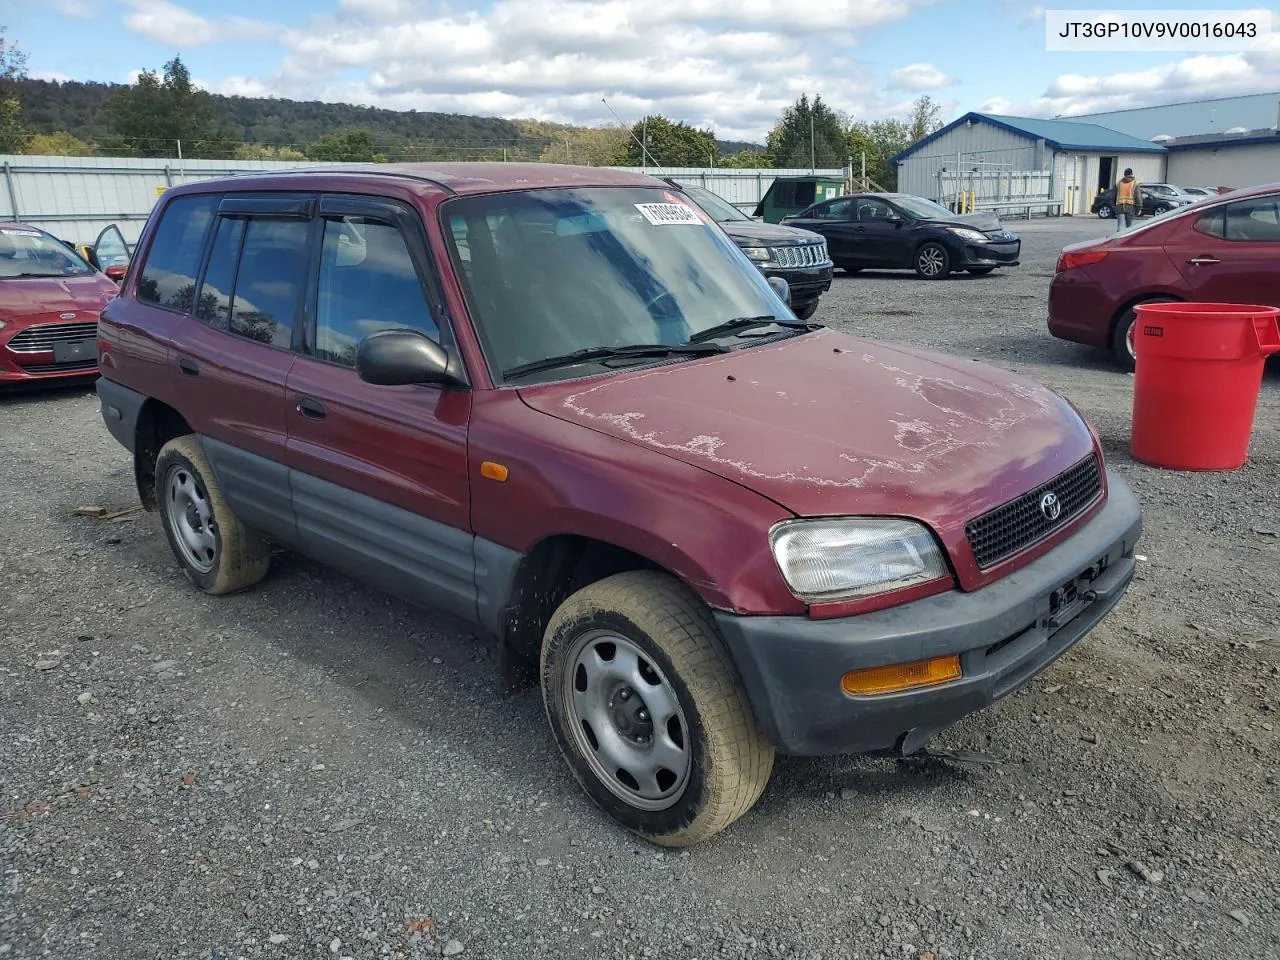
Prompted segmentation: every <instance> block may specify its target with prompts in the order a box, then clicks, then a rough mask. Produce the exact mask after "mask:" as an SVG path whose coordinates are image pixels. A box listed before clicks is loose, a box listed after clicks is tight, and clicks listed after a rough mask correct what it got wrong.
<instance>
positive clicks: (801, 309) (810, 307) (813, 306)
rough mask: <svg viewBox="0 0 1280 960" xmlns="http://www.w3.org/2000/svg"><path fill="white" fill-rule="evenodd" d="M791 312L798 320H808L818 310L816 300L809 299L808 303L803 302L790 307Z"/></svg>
mask: <svg viewBox="0 0 1280 960" xmlns="http://www.w3.org/2000/svg"><path fill="white" fill-rule="evenodd" d="M791 312H792V313H794V314H795V315H796V317H797V318H798V319H800V320H808V319H809V318H810V317H812V316H813V315H814V314H815V313H817V312H818V301H817V300H810V301H809V302H808V303H803V304H801V305H800V306H798V307H792V308H791Z"/></svg>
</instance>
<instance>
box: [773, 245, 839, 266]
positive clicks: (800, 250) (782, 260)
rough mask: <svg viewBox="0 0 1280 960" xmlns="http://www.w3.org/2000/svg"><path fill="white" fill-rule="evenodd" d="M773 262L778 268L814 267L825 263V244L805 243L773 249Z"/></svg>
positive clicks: (826, 260)
mask: <svg viewBox="0 0 1280 960" xmlns="http://www.w3.org/2000/svg"><path fill="white" fill-rule="evenodd" d="M773 262H774V263H776V264H777V265H778V266H780V267H816V266H819V265H821V264H824V263H827V262H828V259H827V243H826V241H825V240H822V241H819V242H818V243H805V244H800V245H798V246H794V247H774V248H773Z"/></svg>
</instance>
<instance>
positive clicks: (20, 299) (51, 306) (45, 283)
mask: <svg viewBox="0 0 1280 960" xmlns="http://www.w3.org/2000/svg"><path fill="white" fill-rule="evenodd" d="M116 292H117V287H116V285H115V284H114V283H112V282H111V281H110V280H108V279H107V278H106V277H104V276H102V275H101V274H98V273H91V274H87V275H85V276H83V277H8V278H0V317H27V316H33V315H36V314H45V313H71V312H77V311H84V310H92V311H95V312H96V311H99V310H101V309H102V308H103V307H104V306H106V305H107V301H108V300H110V299H111V298H112V297H114V296H115V295H116Z"/></svg>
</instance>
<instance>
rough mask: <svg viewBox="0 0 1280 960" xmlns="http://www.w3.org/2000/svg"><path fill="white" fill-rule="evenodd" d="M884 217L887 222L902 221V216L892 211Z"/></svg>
mask: <svg viewBox="0 0 1280 960" xmlns="http://www.w3.org/2000/svg"><path fill="white" fill-rule="evenodd" d="M884 219H885V222H887V223H902V216H901V215H900V214H897V213H891V214H889V215H888V216H887V217H885V218H884Z"/></svg>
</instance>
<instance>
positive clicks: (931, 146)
mask: <svg viewBox="0 0 1280 960" xmlns="http://www.w3.org/2000/svg"><path fill="white" fill-rule="evenodd" d="M1166 153H1167V150H1166V149H1165V147H1164V145H1163V144H1161V143H1157V142H1153V141H1151V140H1142V139H1140V138H1138V137H1134V136H1130V135H1129V134H1127V133H1121V132H1119V131H1118V130H1112V129H1110V128H1108V127H1103V126H1099V125H1098V124H1094V123H1082V122H1078V121H1072V120H1045V119H1040V118H1036V117H1007V116H1001V115H997V114H991V113H977V112H972V113H966V114H965V115H964V116H962V117H960V118H959V119H958V120H955V121H953V122H952V123H949V124H947V125H946V126H945V127H943V128H942V129H941V130H939V131H937V132H936V133H934V134H931V135H930V136H928V137H925V138H924V139H923V140H920V141H918V142H917V143H914V144H912V145H911V146H910V147H908V148H907V149H906V150H903V151H902V152H901V153H899V154H897V155H896V156H894V157H893V163H894V165H895V166H896V167H897V168H898V189H899V190H900V191H902V192H903V193H913V194H916V195H918V196H922V197H928V198H930V199H931V200H937V201H938V202H940V203H947V204H951V203H954V202H955V201H956V199H957V197H959V196H961V195H962V194H964V195H971V196H973V197H974V198H975V199H976V201H977V203H978V205H979V206H982V207H993V208H994V207H998V206H1000V205H1002V204H1004V205H1006V206H1007V208H1008V209H1009V210H1016V209H1021V208H1023V207H1024V206H1025V207H1026V208H1029V209H1030V211H1031V212H1041V213H1057V212H1062V213H1072V214H1087V213H1088V212H1089V207H1090V205H1091V204H1092V202H1093V197H1094V196H1095V195H1096V194H1097V193H1098V191H1100V190H1105V189H1107V188H1108V187H1110V186H1111V185H1112V184H1113V183H1114V182H1115V181H1116V180H1117V179H1118V178H1119V177H1120V175H1121V173H1122V172H1123V171H1124V169H1125V168H1126V167H1130V168H1132V169H1133V172H1134V175H1135V176H1137V178H1138V179H1139V180H1140V181H1145V182H1148V183H1154V182H1159V181H1161V180H1163V179H1164V170H1165V155H1166ZM1037 207H1038V208H1039V209H1036V208H1037Z"/></svg>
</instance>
